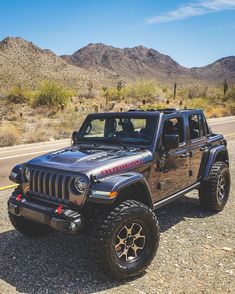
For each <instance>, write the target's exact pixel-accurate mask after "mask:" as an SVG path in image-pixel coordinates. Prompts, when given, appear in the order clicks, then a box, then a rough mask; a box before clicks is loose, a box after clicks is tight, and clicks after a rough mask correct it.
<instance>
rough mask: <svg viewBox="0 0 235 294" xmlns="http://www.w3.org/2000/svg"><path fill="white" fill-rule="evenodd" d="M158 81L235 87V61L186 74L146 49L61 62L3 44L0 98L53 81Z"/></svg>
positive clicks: (92, 48)
mask: <svg viewBox="0 0 235 294" xmlns="http://www.w3.org/2000/svg"><path fill="white" fill-rule="evenodd" d="M140 78H151V79H157V80H158V81H159V82H163V83H167V82H170V83H172V82H174V81H180V82H182V83H183V84H184V85H186V84H189V83H195V82H197V83H198V82H200V83H203V82H206V83H207V82H210V83H211V82H220V83H221V81H223V80H224V79H225V78H227V79H228V80H229V81H234V82H235V56H230V57H225V58H222V59H220V60H218V61H216V62H214V63H212V64H210V65H207V66H205V67H197V68H191V69H189V68H185V67H183V66H181V65H180V64H179V63H177V62H176V61H174V60H173V59H172V58H171V57H170V56H167V55H163V54H161V53H159V52H158V51H156V50H154V49H148V48H145V47H143V46H138V47H134V48H124V49H119V48H114V47H111V46H106V45H103V44H89V45H87V46H86V47H84V48H81V49H80V50H78V51H76V52H75V53H74V54H72V55H63V56H61V57H60V56H57V55H56V54H55V53H53V52H52V51H50V50H48V49H41V48H39V47H38V46H36V45H35V44H33V43H31V42H28V41H26V40H24V39H22V38H12V37H8V38H6V39H4V40H3V41H1V42H0V92H2V90H4V89H8V88H10V87H11V86H13V85H16V84H21V85H22V84H23V85H30V86H32V85H37V84H38V83H39V82H40V81H42V80H54V81H58V82H60V83H63V84H65V85H67V86H70V87H73V88H77V89H86V88H87V84H88V82H89V81H92V82H93V85H94V87H96V88H98V87H100V86H103V85H111V84H112V85H113V84H116V83H117V81H118V80H120V79H122V80H126V81H132V80H136V79H140Z"/></svg>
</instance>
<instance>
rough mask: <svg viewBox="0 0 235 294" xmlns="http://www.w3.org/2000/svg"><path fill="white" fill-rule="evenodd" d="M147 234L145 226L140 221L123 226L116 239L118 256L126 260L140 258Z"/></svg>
mask: <svg viewBox="0 0 235 294" xmlns="http://www.w3.org/2000/svg"><path fill="white" fill-rule="evenodd" d="M145 241H146V236H145V232H144V229H143V227H142V226H141V225H140V224H138V223H135V222H133V223H131V224H128V225H125V226H123V227H122V228H121V229H120V230H119V232H118V234H117V236H116V241H115V252H116V255H117V257H118V258H119V259H120V260H122V261H125V262H133V261H135V260H136V259H138V258H139V256H140V255H141V253H142V252H143V250H144V247H145Z"/></svg>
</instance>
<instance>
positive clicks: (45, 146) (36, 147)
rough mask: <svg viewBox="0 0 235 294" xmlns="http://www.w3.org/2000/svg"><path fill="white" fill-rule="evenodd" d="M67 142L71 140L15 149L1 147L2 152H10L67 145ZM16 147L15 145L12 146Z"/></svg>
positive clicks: (0, 152)
mask: <svg viewBox="0 0 235 294" xmlns="http://www.w3.org/2000/svg"><path fill="white" fill-rule="evenodd" d="M66 144H69V141H68V142H67V143H66V142H57V143H56V144H48V145H44V146H43V145H41V146H32V147H25V148H16V149H13V150H4V151H1V148H0V154H2V153H9V152H17V151H23V150H28V149H30V150H31V149H39V148H47V147H52V146H57V145H66ZM12 148H14V146H13V147H12Z"/></svg>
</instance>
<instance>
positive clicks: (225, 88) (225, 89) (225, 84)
mask: <svg viewBox="0 0 235 294" xmlns="http://www.w3.org/2000/svg"><path fill="white" fill-rule="evenodd" d="M223 86H224V97H225V96H226V93H227V91H228V83H227V79H225V80H224V83H223Z"/></svg>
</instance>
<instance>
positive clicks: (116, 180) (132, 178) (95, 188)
mask: <svg viewBox="0 0 235 294" xmlns="http://www.w3.org/2000/svg"><path fill="white" fill-rule="evenodd" d="M133 184H141V185H142V187H143V188H144V191H145V195H146V197H147V199H146V200H147V202H148V205H149V206H150V207H151V208H154V203H153V200H152V197H151V193H150V190H149V187H148V183H147V181H146V179H145V177H144V176H143V175H142V174H139V173H136V172H129V173H123V174H118V175H113V176H111V177H107V178H105V179H102V180H101V181H100V182H98V183H94V184H92V186H91V188H90V191H89V195H88V201H92V202H96V203H99V202H100V203H104V204H111V203H114V202H115V201H116V200H117V198H118V197H119V193H120V191H121V190H123V189H125V188H126V187H128V186H130V185H133ZM113 192H116V193H113ZM112 195H115V196H114V197H113V196H112Z"/></svg>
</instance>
